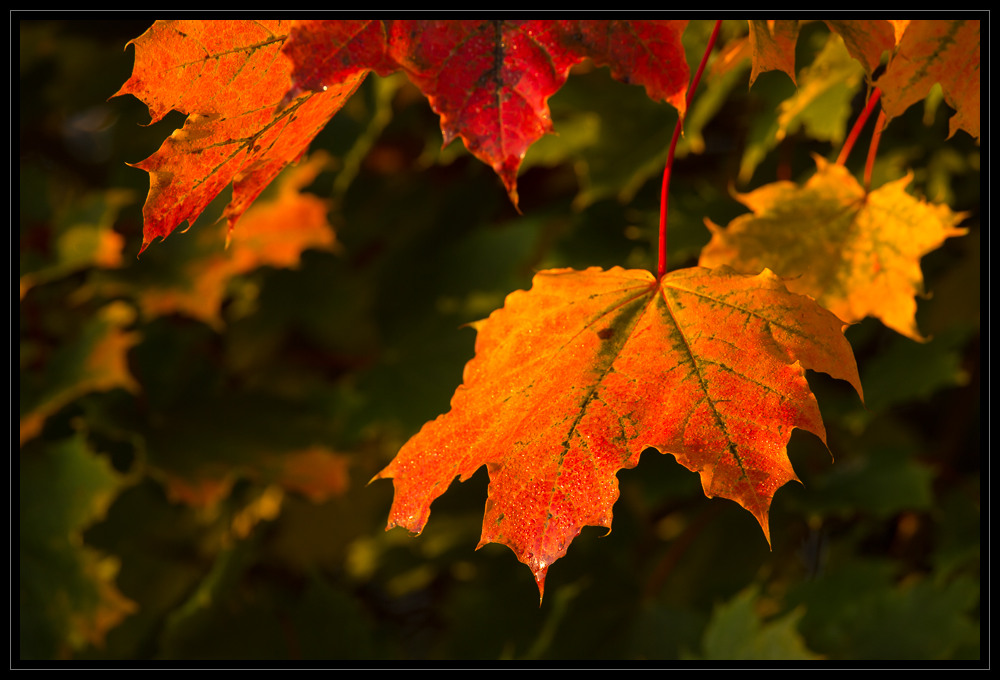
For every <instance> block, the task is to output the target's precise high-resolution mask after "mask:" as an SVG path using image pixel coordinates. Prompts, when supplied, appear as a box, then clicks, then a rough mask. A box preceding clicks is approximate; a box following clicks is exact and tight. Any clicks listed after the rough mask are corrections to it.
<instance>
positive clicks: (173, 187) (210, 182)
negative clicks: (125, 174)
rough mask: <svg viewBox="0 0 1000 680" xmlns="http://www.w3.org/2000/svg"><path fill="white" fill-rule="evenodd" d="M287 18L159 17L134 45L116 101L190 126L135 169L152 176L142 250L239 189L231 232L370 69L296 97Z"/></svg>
mask: <svg viewBox="0 0 1000 680" xmlns="http://www.w3.org/2000/svg"><path fill="white" fill-rule="evenodd" d="M289 28H290V24H289V22H287V21H284V22H283V21H280V20H266V21H250V20H228V21H203V20H191V21H186V20H185V21H180V20H177V21H174V20H171V21H158V22H156V24H154V25H153V26H152V27H151V28H150V29H149V30H148V31H146V32H145V33H144V34H143V35H141V36H140V37H138V38H136V39H135V40H133V41H132V42H131V43H130V44H134V45H135V48H136V63H135V68H134V70H133V73H132V77H131V78H130V79H129V80H128V81H127V82H126V83H125V84H124V85H123V86H122V88H121V89H120V90H119V91H118V92H117V93H116V95H115V96H118V95H123V94H133V95H135V96H136V97H138V98H139V99H140V100H142V101H143V102H144V103H145V104H146V105H147V106H149V111H150V115H151V116H152V122H154V123H155V122H157V121H159V120H161V119H162V118H163V117H164V116H165V115H166V114H167V113H168V112H169V111H170V110H171V109H173V110H177V111H180V112H181V113H184V114H188V118H187V120H186V121H185V123H184V127H182V128H181V129H180V130H176V131H174V133H173V134H172V135H171V136H170V137H169V138H167V140H166V141H165V142H164V143H163V146H161V147H160V149H159V150H158V151H157V152H156V153H155V154H153V155H152V156H150V157H149V158H147V159H146V160H144V161H142V162H141V163H137V164H136V166H135V167H137V168H140V169H142V170H146V171H147V172H148V173H149V176H150V189H149V196H148V197H147V199H146V204H145V206H144V207H143V219H144V222H145V230H144V235H143V249H145V248H147V247H148V246H149V244H150V243H151V242H152V241H153V240H154V239H155V238H157V237H166V236H167V235H169V234H170V233H171V232H172V231H173V230H174V229H175V228H176V227H177V226H178V225H179V224H181V223H182V222H184V221H187V222H188V225H189V226H190V225H191V224H193V223H194V221H195V220H196V219H197V218H198V216H199V215H200V214H201V213H202V211H203V210H204V209H205V207H206V206H207V205H208V204H209V203H210V202H211V201H212V200H213V199H214V198H215V197H216V196H218V195H219V193H220V192H221V191H222V190H223V189H225V188H226V187H227V186H228V185H229V184H230V183H232V185H233V197H232V200H231V201H230V203H229V205H228V207H227V208H226V211H225V217H226V219H227V221H228V223H229V227H230V229H232V227H233V226H234V225H235V223H236V221H237V220H238V219H239V218H240V216H241V215H242V214H243V213H244V212H245V211H246V209H247V208H248V207H249V206H250V204H251V203H253V201H254V199H256V198H257V196H258V195H260V193H261V192H262V191H263V190H264V188H265V187H266V186H267V185H268V184H269V183H270V182H271V180H273V179H274V178H275V177H276V176H277V175H278V173H279V172H280V171H281V170H282V168H284V167H285V166H286V165H288V164H289V163H291V162H293V161H295V160H297V159H298V158H299V157H300V156H301V155H302V154H303V152H304V151H305V150H306V147H307V146H308V145H309V143H310V142H311V141H312V139H313V138H314V137H315V136H316V135H317V134H318V133H319V131H320V130H322V129H323V126H325V125H326V123H327V121H329V120H330V118H331V117H332V116H333V114H334V113H336V112H337V111H338V110H339V109H340V107H341V106H343V104H344V102H345V101H346V100H347V98H348V97H350V95H351V94H353V92H354V90H355V89H356V88H357V86H358V84H359V83H360V82H361V80H362V79H363V77H364V74H363V73H360V74H356V75H354V76H352V77H349V78H345V79H344V80H342V81H341V82H338V83H336V84H332V85H331V86H330V87H328V88H325V89H324V90H323V91H321V92H308V93H303V94H301V95H300V96H298V97H296V98H295V99H293V100H291V101H287V102H286V101H285V95H286V93H287V92H288V91H289V89H290V88H291V73H292V63H291V61H290V60H289V59H288V58H287V57H286V56H285V55H284V53H283V52H282V51H281V47H282V45H283V44H284V42H285V40H286V39H287V37H288V35H287V32H288V29H289Z"/></svg>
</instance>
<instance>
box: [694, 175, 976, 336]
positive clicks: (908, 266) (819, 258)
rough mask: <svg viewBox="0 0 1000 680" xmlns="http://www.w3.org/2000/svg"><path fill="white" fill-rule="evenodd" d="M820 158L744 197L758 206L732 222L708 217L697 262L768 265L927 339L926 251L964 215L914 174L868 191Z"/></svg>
mask: <svg viewBox="0 0 1000 680" xmlns="http://www.w3.org/2000/svg"><path fill="white" fill-rule="evenodd" d="M816 162H817V164H818V166H819V167H818V170H817V172H816V174H815V175H813V176H812V177H811V178H810V179H809V180H808V181H807V182H806V183H805V184H804V185H803V186H799V185H797V184H795V183H793V182H775V183H773V184H768V185H765V186H763V187H761V188H759V189H757V190H755V191H752V192H750V193H747V194H739V195H737V198H738V199H739V200H740V202H742V203H743V204H744V205H745V206H747V207H748V208H750V210H751V213H750V214H747V215H741V216H739V217H737V218H736V219H734V220H733V221H732V222H730V224H729V226H728V227H726V228H725V229H723V228H722V227H720V226H718V225H716V224H713V223H712V222H711V221H709V220H706V224H707V225H708V228H709V230H711V232H712V240H711V241H710V242H709V244H708V245H707V246H705V248H704V250H702V253H701V258H700V260H699V264H700V265H701V266H703V267H717V266H719V265H723V264H725V265H728V266H730V267H732V268H734V269H736V270H737V271H741V272H744V273H747V274H753V273H756V272H759V271H761V270H762V269H765V268H767V269H770V270H772V271H773V272H775V273H776V274H778V275H779V276H781V277H782V278H783V279H784V280H785V285H786V286H787V287H788V289H789V290H791V291H793V292H796V293H800V294H802V295H809V296H810V297H812V298H815V299H816V301H817V302H819V304H821V305H823V306H824V307H826V308H827V309H829V310H830V311H832V312H833V313H834V314H836V315H837V316H838V317H840V318H841V319H843V320H844V321H845V322H847V323H855V322H857V321H860V320H861V319H863V318H865V317H866V316H874V317H877V318H879V319H880V320H881V321H882V323H884V324H885V325H886V326H888V327H889V328H892V329H893V330H895V331H897V332H899V333H902V334H903V335H905V336H907V337H910V338H913V339H914V340H921V339H922V336H921V335H920V332H919V330H918V329H917V325H916V319H915V315H916V309H917V304H916V300H915V296H916V295H919V294H922V293H923V275H922V274H921V271H920V258H921V257H923V256H924V255H926V254H927V253H929V252H931V251H932V250H934V249H935V248H938V247H939V246H940V245H941V244H942V243H943V242H944V240H945V239H946V238H949V237H952V236H961V235H962V234H964V233H966V230H965V229H961V228H958V226H957V225H958V224H959V223H960V222H961V221H962V220H963V219H964V218H965V215H964V214H962V213H955V212H953V211H952V210H950V209H949V208H948V207H947V206H945V205H935V204H931V203H927V202H925V201H922V200H919V199H917V198H914V197H913V196H911V195H910V194H909V193H907V192H906V187H907V185H908V184H909V183H910V181H911V179H912V178H911V177H909V176H907V177H904V178H902V179H899V180H896V181H895V182H890V183H888V184H886V185H884V186H882V187H880V188H878V189H876V190H874V191H871V192H868V193H866V192H865V190H864V188H863V187H862V186H861V184H860V183H859V182H858V181H857V180H856V179H855V178H854V176H853V175H851V174H850V173H849V172H848V171H847V170H846V169H845V168H844V167H843V166H841V165H834V164H831V163H828V162H827V161H824V160H823V159H821V158H817V159H816Z"/></svg>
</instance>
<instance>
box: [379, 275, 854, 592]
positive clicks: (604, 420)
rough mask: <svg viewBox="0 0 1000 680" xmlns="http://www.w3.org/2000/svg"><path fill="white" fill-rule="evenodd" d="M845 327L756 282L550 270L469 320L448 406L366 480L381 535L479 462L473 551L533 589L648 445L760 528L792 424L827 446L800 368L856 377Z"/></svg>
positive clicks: (598, 520)
mask: <svg viewBox="0 0 1000 680" xmlns="http://www.w3.org/2000/svg"><path fill="white" fill-rule="evenodd" d="M843 327H844V324H843V322H842V321H841V320H840V319H838V318H837V317H835V316H834V315H833V314H831V313H830V312H828V311H827V310H825V309H823V308H822V307H820V306H818V305H817V304H816V303H815V302H813V301H812V300H810V299H809V298H807V297H804V296H801V295H796V294H794V293H790V292H789V291H788V290H787V289H785V287H784V286H783V284H782V283H781V281H780V280H779V279H778V278H777V277H775V276H774V275H773V274H771V273H770V272H766V271H765V272H763V273H761V274H759V275H757V276H742V275H739V274H737V273H735V272H733V271H732V270H730V269H728V268H720V269H716V270H708V269H702V268H692V269H684V270H680V271H676V272H672V273H669V274H667V275H665V276H664V277H663V278H662V279H660V280H657V279H656V278H655V277H654V276H653V275H652V274H651V273H649V272H647V271H642V270H624V269H621V268H614V269H611V270H608V271H602V270H600V269H598V268H591V269H588V270H585V271H574V270H571V269H557V270H550V271H543V272H540V273H539V274H537V275H536V276H535V278H534V282H533V286H532V288H531V290H530V291H527V292H525V291H517V292H515V293H512V294H511V295H509V296H508V297H507V300H506V304H505V305H504V307H503V308H502V309H500V310H497V311H495V312H494V313H493V314H491V315H490V317H489V318H488V319H486V320H485V321H482V322H480V323H478V324H476V329H477V332H478V335H477V338H476V356H475V358H474V359H473V360H472V361H470V362H469V363H468V364H467V365H466V367H465V375H464V380H463V384H462V385H461V386H460V387H459V388H458V389H457V390H456V392H455V395H454V397H453V398H452V402H451V411H449V412H448V413H446V414H444V415H442V416H440V417H438V418H437V419H436V420H434V421H432V422H430V423H428V424H426V425H425V426H424V427H423V429H422V430H421V431H420V432H419V433H418V434H417V435H416V436H414V437H413V438H412V439H410V441H409V442H407V444H406V445H405V446H404V447H403V448H402V450H401V451H400V452H399V454H398V455H397V456H396V458H395V459H394V460H393V461H392V462H391V463H390V464H389V465H388V466H387V467H386V468H385V469H384V470H382V471H381V472H380V473H379V474H378V475H377V478H389V477H391V478H392V479H393V485H394V488H395V498H394V500H393V505H392V509H391V511H390V516H389V527H393V526H401V527H404V528H406V529H408V530H410V531H411V532H414V533H420V532H421V531H422V530H423V527H424V525H425V523H426V522H427V519H428V517H429V515H430V505H431V503H432V502H433V501H434V499H435V498H437V497H438V496H440V495H441V494H443V493H444V492H445V491H446V490H447V488H448V486H449V485H450V484H451V482H452V481H453V480H454V479H455V477H459V478H460V479H461V480H462V481H465V480H467V479H469V478H470V477H471V476H472V475H473V473H475V471H476V470H477V469H479V467H481V466H483V465H485V466H486V468H487V470H488V472H489V476H490V486H489V498H488V500H487V503H486V514H485V517H484V519H483V531H482V537H481V540H480V543H479V545H480V546H482V545H485V544H487V543H502V544H504V545H507V546H508V547H510V548H511V549H512V550H513V551H514V552H515V554H516V555H517V557H518V559H519V560H520V561H521V562H523V563H524V564H526V565H528V567H529V568H530V569H531V571H532V573H533V574H534V576H535V580H536V582H537V583H538V588H539V591H540V592H542V593H544V585H545V577H546V573H547V572H548V568H549V566H550V565H551V564H552V563H553V562H554V561H555V560H557V559H559V558H560V557H562V556H563V555H564V554H565V553H566V550H567V548H568V547H569V544H570V542H571V541H572V540H573V539H574V538H575V537H576V536H577V535H578V534H579V533H580V531H581V529H582V528H583V527H584V526H587V525H592V526H603V527H608V528H610V527H611V518H612V512H611V510H612V506H613V505H614V503H615V501H616V500H617V498H618V480H617V478H616V476H615V475H616V473H617V472H618V471H619V470H622V469H626V468H632V467H635V465H636V464H637V463H638V462H639V455H640V454H641V453H642V452H643V451H644V450H646V449H647V448H649V447H654V448H656V449H658V450H659V451H661V452H662V453H670V454H673V455H674V457H675V458H676V459H677V460H678V462H680V463H681V464H682V465H684V466H685V467H687V468H688V469H690V470H692V471H696V472H698V473H699V475H700V476H701V481H702V486H703V488H704V491H705V494H706V495H707V496H709V497H713V496H721V497H723V498H730V499H732V500H735V501H736V502H738V503H739V504H740V505H742V506H743V507H744V508H746V509H747V510H749V511H750V512H751V513H752V514H753V515H754V517H756V518H757V520H758V521H759V522H760V525H761V527H762V528H763V530H764V533H765V536H767V537H768V540H770V535H769V531H768V509H769V507H770V503H771V498H772V497H773V495H774V492H775V491H777V490H778V488H780V487H781V486H782V485H783V484H785V483H786V482H788V481H790V480H793V479H796V476H795V473H794V471H793V470H792V466H791V462H790V461H789V460H788V456H787V454H786V452H785V447H786V445H787V443H788V439H789V437H790V436H791V431H792V429H793V428H796V427H797V428H801V429H805V430H808V431H810V432H813V433H814V434H816V435H817V436H818V437H820V438H821V439H823V440H824V441H825V430H824V427H823V422H822V419H821V417H820V412H819V408H818V406H817V404H816V400H815V398H814V397H813V394H812V392H811V391H810V389H809V385H808V384H807V382H806V379H805V369H806V368H810V369H813V370H818V371H823V372H825V373H828V374H830V375H832V376H834V377H837V378H841V379H844V380H847V381H849V382H850V383H851V384H852V385H853V386H854V387H855V389H857V391H858V393H859V395H860V394H861V384H860V381H859V378H858V373H857V367H856V365H855V363H854V356H853V354H852V351H851V347H850V345H849V344H848V343H847V340H846V339H845V338H844V336H843Z"/></svg>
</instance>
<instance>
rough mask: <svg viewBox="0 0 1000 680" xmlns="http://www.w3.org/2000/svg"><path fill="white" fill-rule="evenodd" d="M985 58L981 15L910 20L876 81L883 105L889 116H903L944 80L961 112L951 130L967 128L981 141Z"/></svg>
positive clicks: (950, 98)
mask: <svg viewBox="0 0 1000 680" xmlns="http://www.w3.org/2000/svg"><path fill="white" fill-rule="evenodd" d="M979 61H980V56H979V21H946V20H942V19H933V20H931V19H925V20H919V21H910V22H908V23H907V24H906V26H905V30H904V31H903V34H902V36H901V37H900V38H899V47H898V48H897V51H896V54H894V55H893V57H892V59H891V60H890V62H889V66H888V68H886V72H885V74H884V75H882V76H881V77H880V78H879V79H878V80H877V81H876V82H875V85H876V86H878V87H879V88H880V89H881V90H882V108H883V109H885V112H886V115H887V116H889V117H895V116H900V115H902V114H903V112H904V111H906V109H908V108H909V107H910V106H911V105H912V104H915V103H917V102H918V101H920V100H922V99H924V98H925V97H926V96H927V94H928V92H930V89H931V87H933V86H934V84H935V83H940V84H941V88H942V89H943V90H944V98H945V101H947V102H948V104H949V105H950V106H951V107H952V108H953V109H955V110H956V112H957V113H956V114H955V115H954V116H953V117H952V119H951V132H950V135H954V134H955V132H957V131H958V129H959V128H961V129H963V130H965V131H966V132H968V133H969V134H970V135H972V136H973V137H974V138H975V139H976V141H979V115H980V114H979V110H980V107H979V96H980V84H979V83H980V80H979ZM950 135H949V136H950Z"/></svg>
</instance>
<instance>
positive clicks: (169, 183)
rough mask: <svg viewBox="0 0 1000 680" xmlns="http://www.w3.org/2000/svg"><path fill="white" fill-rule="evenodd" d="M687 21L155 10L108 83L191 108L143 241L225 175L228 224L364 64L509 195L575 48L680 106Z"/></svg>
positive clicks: (154, 196) (166, 106)
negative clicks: (227, 15) (224, 14)
mask: <svg viewBox="0 0 1000 680" xmlns="http://www.w3.org/2000/svg"><path fill="white" fill-rule="evenodd" d="M686 25H687V22H686V21H677V20H671V21H548V20H546V21H543V20H531V21H482V20H474V21H472V20H461V21H460V20H448V21H434V20H419V21H415V20H406V21H361V20H347V21H342V20H335V21H330V20H326V21H301V22H289V21H281V20H267V21H246V20H224V21H202V20H195V21H158V22H156V24H154V25H153V27H152V28H150V29H149V30H148V31H147V32H146V33H144V34H143V35H142V36H140V37H139V38H137V39H135V40H133V41H132V44H134V45H135V47H136V63H135V68H134V70H133V74H132V77H131V78H129V80H128V81H127V82H126V83H125V84H124V85H123V86H122V88H121V89H120V90H119V91H118V92H117V93H116V96H117V95H122V94H133V95H135V96H136V97H138V98H139V99H141V100H142V101H143V102H145V103H146V104H147V105H148V106H149V110H150V115H151V116H152V122H156V121H158V120H160V119H162V118H163V117H164V116H165V115H166V114H167V113H168V112H169V111H170V110H177V111H180V112H181V113H184V114H187V115H188V119H187V121H186V122H185V124H184V127H183V128H182V129H181V130H178V131H176V132H174V133H173V134H172V135H171V136H170V137H169V138H168V139H167V140H166V141H165V142H164V143H163V146H162V147H161V148H160V149H159V151H157V152H156V153H155V154H153V156H151V157H149V158H147V159H146V160H144V161H142V162H141V163H138V164H136V167H138V168H141V169H143V170H146V171H147V172H149V174H150V191H149V196H148V198H147V200H146V204H145V206H144V208H143V217H144V220H145V230H144V237H143V248H146V247H147V246H148V245H149V244H150V243H151V242H152V241H153V240H154V239H155V238H157V237H165V236H167V235H168V234H170V233H171V232H172V231H173V230H174V229H176V228H177V226H178V225H180V224H181V223H182V222H184V221H187V222H188V224H189V225H190V224H191V223H193V222H194V220H195V219H197V217H198V216H199V215H200V214H201V213H202V211H203V210H204V209H205V207H206V206H207V205H208V204H209V202H211V201H212V200H213V199H214V198H215V197H216V196H217V195H218V194H219V193H220V192H221V191H222V190H223V189H224V188H225V187H226V186H227V185H229V184H230V183H232V184H233V199H232V201H231V202H230V204H229V206H228V207H227V209H226V212H225V217H226V218H227V219H228V221H229V225H230V228H232V226H233V225H235V223H236V221H237V220H238V219H239V217H240V216H241V215H242V214H243V212H244V211H245V210H246V209H247V208H248V207H249V205H250V204H251V203H252V202H253V200H254V199H255V198H256V197H257V196H258V195H259V194H260V192H261V191H262V190H263V189H264V188H265V187H266V186H267V185H268V183H270V182H271V181H272V180H273V179H274V178H275V177H276V176H277V174H278V172H280V171H281V169H282V168H284V167H285V166H286V165H288V164H289V163H291V162H294V161H295V160H297V159H298V158H299V157H300V156H301V155H302V153H303V152H304V151H305V150H306V148H307V147H308V145H309V143H310V142H311V141H312V139H313V138H314V137H315V136H316V134H318V133H319V131H320V130H321V129H322V128H323V127H324V126H325V125H326V123H327V122H328V121H329V120H330V118H331V117H332V116H333V115H334V114H335V113H336V112H337V111H338V110H339V109H340V107H341V106H343V104H344V102H345V101H346V100H347V98H348V97H350V95H351V94H352V93H353V92H354V90H355V89H356V88H357V86H358V84H359V83H360V82H361V81H362V80H363V79H364V77H365V75H366V74H367V73H368V71H374V72H376V73H377V74H380V75H388V74H390V73H393V72H395V71H399V70H402V71H403V72H405V73H406V74H407V76H408V77H409V78H410V80H412V81H413V83H414V84H416V86H417V87H419V88H420V90H421V91H422V92H423V93H424V94H425V95H426V96H427V98H428V100H429V101H430V104H431V106H432V107H433V108H434V110H435V111H437V112H438V114H439V115H440V116H441V129H442V132H443V134H444V141H445V144H447V143H449V142H451V141H452V140H453V139H455V138H456V137H461V138H462V139H463V140H464V141H465V144H466V146H467V147H468V149H469V150H470V151H471V152H472V153H473V154H474V155H476V156H477V157H478V158H480V159H481V160H483V161H485V162H486V163H488V164H489V165H490V166H491V167H493V168H494V169H495V170H496V172H497V173H498V174H499V176H500V178H501V179H502V180H503V182H504V185H505V186H506V187H507V190H508V192H509V194H510V197H511V200H512V201H513V202H514V203H515V205H516V204H517V171H518V168H519V167H520V165H521V161H522V159H523V158H524V154H525V152H526V151H527V150H528V147H529V146H530V145H531V144H532V143H534V142H535V141H536V140H537V139H539V138H540V137H541V136H542V135H544V134H545V133H547V132H550V131H551V130H552V120H551V116H550V114H549V109H548V103H547V102H548V99H549V97H550V96H551V95H552V94H554V93H555V92H556V91H557V90H558V89H559V88H560V87H561V86H562V85H563V83H565V81H566V78H567V75H568V73H569V69H570V67H571V66H572V65H573V64H576V63H578V62H579V61H581V60H583V59H584V58H588V57H589V58H590V59H592V60H593V61H594V62H595V63H597V64H599V65H607V66H609V67H610V68H611V72H612V75H614V76H615V77H616V78H618V79H620V80H624V81H626V82H632V83H637V84H641V85H644V86H645V87H646V90H647V92H648V93H649V95H650V96H651V97H653V98H654V99H661V100H664V101H666V102H669V103H670V104H672V105H673V106H675V107H676V108H677V109H678V110H680V111H681V112H683V111H684V108H685V102H684V94H685V89H686V87H687V83H688V66H687V61H686V59H685V55H684V50H683V46H682V45H681V40H680V37H681V34H682V33H683V31H684V28H685V26H686Z"/></svg>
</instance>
